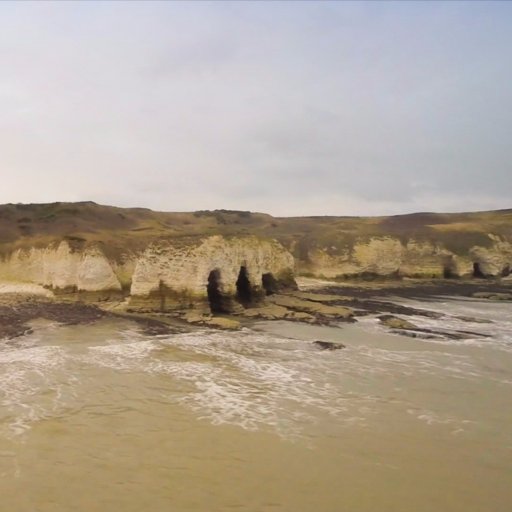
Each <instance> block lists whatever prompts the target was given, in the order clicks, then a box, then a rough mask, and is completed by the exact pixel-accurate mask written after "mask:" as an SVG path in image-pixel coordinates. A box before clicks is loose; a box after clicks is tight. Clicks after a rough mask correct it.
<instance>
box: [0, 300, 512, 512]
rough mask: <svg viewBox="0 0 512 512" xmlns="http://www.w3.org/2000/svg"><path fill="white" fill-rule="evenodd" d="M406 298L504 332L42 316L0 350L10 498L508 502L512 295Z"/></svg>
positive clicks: (435, 505) (54, 503)
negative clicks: (167, 327)
mask: <svg viewBox="0 0 512 512" xmlns="http://www.w3.org/2000/svg"><path fill="white" fill-rule="evenodd" d="M400 301H401V302H402V303H406V304H410V305H413V306H414V307H424V308H426V309H430V310H438V311H440V312H443V313H450V314H453V315H466V316H475V317H479V318H482V319H485V318H487V319H490V320H492V323H489V324H481V323H468V322H467V321H462V320H460V319H457V318H454V317H450V318H445V319H442V320H432V319H429V318H425V317H417V318H416V317H415V318H413V321H414V322H415V323H417V324H418V325H420V324H421V325H422V326H427V327H437V328H439V327H441V328H453V329H461V330H472V331H477V332H482V333H486V334H489V335H491V336H492V337H491V338H488V339H481V338H478V339H477V338H475V339H471V338H469V339H467V340H463V341H448V340H443V339H436V340H416V339H409V338H404V337H401V336H396V335H391V334H388V333H387V332H386V331H385V330H384V328H382V327H381V326H380V325H379V324H378V322H377V320H376V319H374V318H372V317H364V318H362V319H361V321H360V322H359V323H357V324H348V325H347V324H342V325H340V326H339V327H319V326H308V325H302V324H294V323H289V322H261V323H258V324H256V325H255V326H254V327H253V328H252V329H250V330H249V329H246V330H244V331H242V332H238V333H227V332H216V331H203V332H195V333H191V334H190V333H189V334H178V335H171V336H160V337H147V336H144V335H142V334H141V333H140V332H139V331H138V330H137V328H136V327H135V326H133V324H131V323H129V322H124V321H112V320H109V321H102V322H99V323H97V324H94V325H89V326H73V327H62V326H57V325H52V324H47V323H46V324H40V325H39V326H38V329H37V330H36V331H35V333H34V334H33V335H30V336H27V337H25V338H22V339H18V340H15V341H11V342H9V343H4V344H3V345H2V348H1V349H0V403H1V404H2V407H1V409H0V475H1V479H0V493H1V496H2V508H1V509H2V510H8V511H23V512H25V511H38V512H39V511H41V512H46V511H52V512H53V511H55V512H61V511H62V512H64V511H66V512H67V511H70V510H73V511H79V512H81V511H91V510H101V511H107V510H108V511H111V510H112V511H114V510H123V511H141V510H152V511H168V510H177V511H182V510H183V511H185V510H186V511H217V510H219V511H220V510H231V509H235V510H244V511H267V510H268V511H294V512H301V511H304V512H305V511H308V512H309V511H325V512H329V511H333V512H334V511H339V510H357V511H363V512H364V511H372V512H373V511H375V510H384V511H407V512H410V511H411V510H415V511H425V512H432V511H433V510H439V511H443V512H450V511H462V510H463V511H465V512H468V511H475V512H476V511H479V512H480V511H493V512H494V511H496V512H497V511H504V512H505V511H507V512H508V511H509V510H510V509H511V506H512V399H511V398H512V397H511V391H512V324H511V321H512V317H511V306H510V304H508V305H507V304H499V303H496V304H492V303H484V302H477V301H455V300H449V299H442V300H441V301H437V302H428V303H425V302H418V301H416V302H415V301H411V300H407V301H405V300H402V299H400ZM313 339H321V340H327V341H340V342H343V343H344V344H345V345H346V346H347V348H346V349H344V350H338V351H332V352H331V351H321V350H318V349H316V348H315V347H314V346H313V345H312V344H311V340H313Z"/></svg>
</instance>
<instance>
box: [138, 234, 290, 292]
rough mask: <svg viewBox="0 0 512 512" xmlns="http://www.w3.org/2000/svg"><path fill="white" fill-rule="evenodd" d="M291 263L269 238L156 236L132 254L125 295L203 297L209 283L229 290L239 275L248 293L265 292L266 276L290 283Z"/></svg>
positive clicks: (277, 281) (281, 248)
mask: <svg viewBox="0 0 512 512" xmlns="http://www.w3.org/2000/svg"><path fill="white" fill-rule="evenodd" d="M293 268H294V260H293V256H292V255H291V254H290V253H289V252H288V251H286V250H285V249H284V248H283V247H282V246H281V245H280V244H279V243H277V242H276V241H274V240H261V239H258V238H256V237H251V236H248V237H234V238H230V239H228V238H224V237H222V236H212V237H208V238H205V239H202V240H197V241H195V242H193V243H191V244H177V243H175V242H172V241H169V242H166V243H163V242H158V243H155V244H151V245H150V246H149V247H148V248H147V249H146V250H145V251H144V252H143V253H142V254H141V255H140V257H139V258H138V259H137V262H136V265H135V270H134V273H133V279H132V286H131V295H132V296H134V297H137V296H148V295H151V294H157V295H158V294H161V293H163V294H165V295H169V296H175V297H176V296H178V297H179V296H181V297H192V298H196V299H207V298H208V286H209V285H210V287H211V288H215V289H216V290H217V291H218V292H219V293H220V294H222V295H224V296H235V295H236V294H237V292H238V288H239V287H240V282H239V279H244V280H246V286H249V287H250V291H249V292H248V293H250V294H252V295H258V294H263V293H265V290H264V288H265V286H266V282H265V281H266V279H269V280H270V281H271V282H276V283H282V284H290V282H291V281H292V280H293V277H292V276H293ZM264 276H265V277H264ZM237 282H239V285H238V287H237Z"/></svg>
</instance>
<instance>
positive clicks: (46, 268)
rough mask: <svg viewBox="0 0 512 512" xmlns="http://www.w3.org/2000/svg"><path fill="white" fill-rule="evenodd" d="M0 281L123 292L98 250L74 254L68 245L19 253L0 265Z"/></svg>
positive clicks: (92, 248) (109, 265)
mask: <svg viewBox="0 0 512 512" xmlns="http://www.w3.org/2000/svg"><path fill="white" fill-rule="evenodd" d="M0 280H1V281H6V282H19V283H34V284H39V285H42V286H46V287H49V288H53V289H59V290H68V289H76V290H83V291H102V290H120V289H121V284H120V282H119V280H118V279H117V277H116V275H115V273H114V271H113V269H112V266H111V264H110V263H109V261H108V260H107V258H106V257H105V256H104V255H103V253H102V252H101V251H100V250H99V249H98V248H97V247H94V246H92V247H87V248H85V249H84V250H83V251H74V250H72V249H71V247H70V246H69V244H68V243H67V242H66V241H62V242H60V243H59V244H57V245H55V244H52V245H50V246H49V247H46V248H31V249H28V250H22V249H18V250H16V251H15V252H13V253H12V254H10V255H8V256H6V257H4V259H3V260H1V261H0Z"/></svg>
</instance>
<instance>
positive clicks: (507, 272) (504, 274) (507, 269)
mask: <svg viewBox="0 0 512 512" xmlns="http://www.w3.org/2000/svg"><path fill="white" fill-rule="evenodd" d="M509 275H510V264H508V263H507V264H506V265H505V266H504V267H503V270H502V271H501V277H508V276H509Z"/></svg>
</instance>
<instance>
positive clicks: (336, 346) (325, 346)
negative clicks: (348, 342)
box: [313, 340, 346, 350]
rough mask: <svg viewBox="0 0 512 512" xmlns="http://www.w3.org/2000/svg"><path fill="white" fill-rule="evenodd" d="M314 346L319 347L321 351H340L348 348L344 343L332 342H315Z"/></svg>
mask: <svg viewBox="0 0 512 512" xmlns="http://www.w3.org/2000/svg"><path fill="white" fill-rule="evenodd" d="M313 345H315V346H316V347H318V348H319V349H320V350H340V349H342V348H346V347H345V345H343V343H334V342H332V341H320V340H315V341H313Z"/></svg>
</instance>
